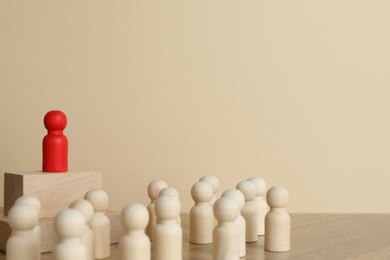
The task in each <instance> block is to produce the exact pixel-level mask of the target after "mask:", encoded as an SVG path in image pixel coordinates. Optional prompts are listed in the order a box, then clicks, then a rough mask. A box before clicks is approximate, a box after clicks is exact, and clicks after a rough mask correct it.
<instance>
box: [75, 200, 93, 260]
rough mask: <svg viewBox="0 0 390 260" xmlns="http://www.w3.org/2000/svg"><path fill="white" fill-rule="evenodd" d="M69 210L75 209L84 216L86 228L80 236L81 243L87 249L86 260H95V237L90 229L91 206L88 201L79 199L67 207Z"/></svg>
mask: <svg viewBox="0 0 390 260" xmlns="http://www.w3.org/2000/svg"><path fill="white" fill-rule="evenodd" d="M69 208H71V209H77V210H78V211H80V213H81V214H83V216H84V220H85V226H86V228H85V231H84V233H83V234H82V235H81V241H82V242H83V243H84V244H85V247H86V249H87V259H89V260H91V259H92V260H93V259H95V248H94V243H95V236H94V234H93V231H92V229H91V221H92V218H93V215H94V209H93V206H92V204H91V202H89V201H88V200H83V199H80V200H75V201H73V202H72V203H71V204H70V205H69Z"/></svg>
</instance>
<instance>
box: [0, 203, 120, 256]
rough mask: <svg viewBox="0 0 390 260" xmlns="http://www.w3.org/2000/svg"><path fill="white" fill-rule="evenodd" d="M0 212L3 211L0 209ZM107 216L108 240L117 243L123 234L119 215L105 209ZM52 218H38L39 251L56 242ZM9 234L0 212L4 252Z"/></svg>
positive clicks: (0, 232)
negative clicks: (39, 229)
mask: <svg viewBox="0 0 390 260" xmlns="http://www.w3.org/2000/svg"><path fill="white" fill-rule="evenodd" d="M1 212H3V211H2V210H1ZM106 214H107V217H108V218H109V219H110V225H111V232H110V241H111V244H117V243H119V240H120V239H121V237H122V236H123V234H124V230H123V228H122V225H121V222H120V217H119V214H118V213H115V212H112V211H107V212H106ZM53 220H54V218H41V219H40V220H39V226H40V227H41V232H42V237H41V239H42V241H41V253H48V252H51V251H52V250H53V249H54V246H55V244H56V243H57V236H56V234H55V232H54V227H53ZM10 235H11V228H10V226H9V224H8V220H7V217H6V216H4V215H3V214H0V250H1V251H4V252H5V249H6V243H7V240H8V238H9V237H10Z"/></svg>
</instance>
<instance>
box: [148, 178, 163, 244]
mask: <svg viewBox="0 0 390 260" xmlns="http://www.w3.org/2000/svg"><path fill="white" fill-rule="evenodd" d="M166 187H168V184H167V183H166V182H165V181H163V180H153V181H151V182H150V183H149V185H148V196H149V198H150V203H149V205H148V212H149V223H148V226H147V228H146V234H147V235H148V236H149V238H150V240H152V239H153V230H154V226H155V225H156V222H157V219H156V213H155V211H154V203H155V201H156V199H157V198H158V194H159V193H160V191H161V190H162V189H164V188H166Z"/></svg>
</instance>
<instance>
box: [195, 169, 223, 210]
mask: <svg viewBox="0 0 390 260" xmlns="http://www.w3.org/2000/svg"><path fill="white" fill-rule="evenodd" d="M199 181H201V182H207V183H209V184H211V186H212V187H213V197H212V198H211V200H210V205H211V206H213V205H214V202H215V201H216V200H217V199H218V196H217V192H218V189H219V180H218V178H217V177H216V176H214V175H205V176H203V177H202V178H200V179H199Z"/></svg>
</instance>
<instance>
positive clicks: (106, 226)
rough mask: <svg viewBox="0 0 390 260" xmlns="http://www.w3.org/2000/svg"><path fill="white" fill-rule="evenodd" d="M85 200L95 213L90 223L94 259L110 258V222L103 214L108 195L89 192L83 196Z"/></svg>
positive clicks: (99, 191)
mask: <svg viewBox="0 0 390 260" xmlns="http://www.w3.org/2000/svg"><path fill="white" fill-rule="evenodd" d="M84 198H85V199H86V200H88V201H89V202H91V204H92V206H93V209H94V211H95V213H94V216H93V217H92V221H91V229H92V231H93V233H94V238H95V243H94V248H95V258H96V259H101V258H106V257H109V256H110V220H109V219H108V217H107V216H106V214H105V210H107V208H108V195H107V193H106V192H105V191H104V190H100V189H96V190H90V191H88V192H87V193H86V194H85V197H84Z"/></svg>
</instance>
